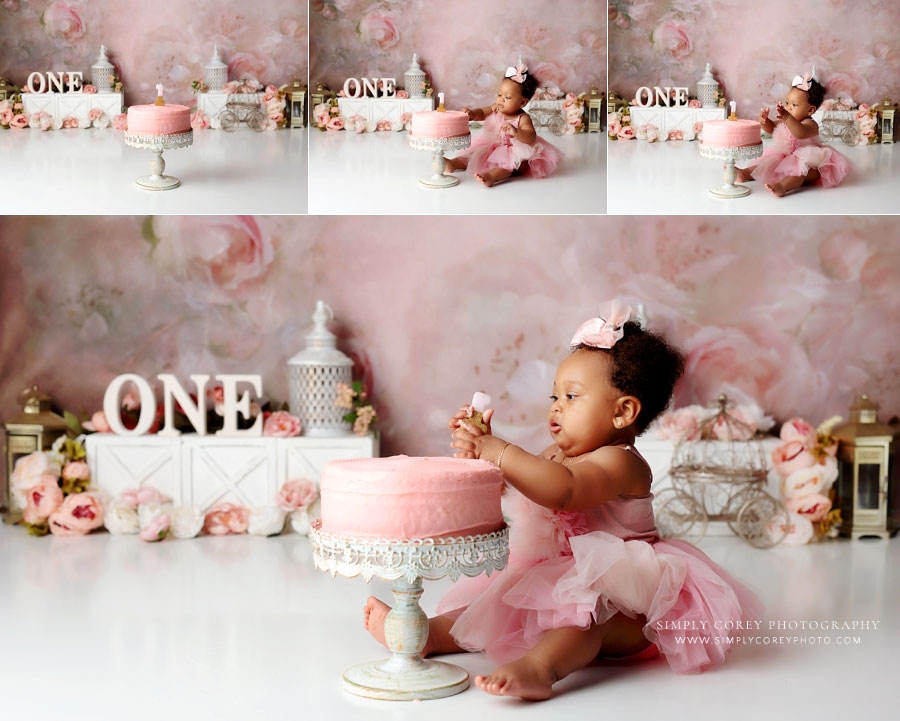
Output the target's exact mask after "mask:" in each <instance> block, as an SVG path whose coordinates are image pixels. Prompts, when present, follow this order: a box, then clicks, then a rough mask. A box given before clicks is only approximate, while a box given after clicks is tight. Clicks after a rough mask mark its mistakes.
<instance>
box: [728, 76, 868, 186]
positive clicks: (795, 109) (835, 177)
mask: <svg viewBox="0 0 900 721" xmlns="http://www.w3.org/2000/svg"><path fill="white" fill-rule="evenodd" d="M815 74H816V69H815V67H813V69H812V71H811V72H809V73H807V74H806V75H804V76H802V77H801V76H799V75H797V76H795V77H794V80H793V82H792V83H791V86H792V87H791V90H790V92H789V93H788V94H787V97H786V98H785V100H784V102H783V103H778V105H777V106H776V112H777V113H778V121H777V122H776V121H773V120H771V119H770V118H769V108H767V107H766V108H763V109H762V111H761V112H760V114H759V124H760V125H762V128H763V130H765V131H766V132H767V133H771V134H772V135H773V136H774V144H773V145H772V146H771V147H770V148H769V149H768V150H766V151H765V152H764V153H763V155H762V157H761V158H759V159H758V160H754V161H753V162H751V163H750V165H748V166H747V167H746V168H738V169H737V178H738V180H739V181H740V182H746V181H748V180H761V181H762V182H764V183H765V184H766V189H767V190H770V191H771V192H773V193H774V194H775V195H777V196H778V197H779V198H780V197H782V196H783V195H784V194H785V193H788V192H790V191H792V190H796V189H797V188H799V187H800V186H801V185H814V184H815V183H821V184H822V185H823V186H824V187H826V188H833V187H834V186H836V185H840V183H841V181H842V180H843V179H844V176H846V175H847V171H848V170H849V169H850V161H848V160H847V158H846V157H844V156H843V155H841V154H840V153H839V152H838V151H837V150H835V149H834V148H832V147H830V146H828V145H822V144H821V142H820V141H819V126H818V124H817V123H816V121H815V120H813V119H812V115H813V113H814V112H816V108H818V107H819V105H821V104H822V100H824V99H825V86H824V85H822V84H821V83H819V82H818V81H817V80H816V79H815V77H814V75H815Z"/></svg>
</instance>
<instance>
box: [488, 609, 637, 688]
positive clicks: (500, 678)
mask: <svg viewBox="0 0 900 721" xmlns="http://www.w3.org/2000/svg"><path fill="white" fill-rule="evenodd" d="M646 622H647V620H646V618H644V617H643V616H639V617H638V618H637V619H631V618H628V617H627V616H624V615H623V614H621V613H618V614H616V615H615V616H613V617H612V618H611V619H609V621H607V622H606V623H602V624H596V623H595V624H593V625H591V627H590V628H588V629H587V630H582V629H580V628H556V629H552V630H550V631H547V632H545V633H544V635H543V636H541V640H540V641H538V643H537V645H536V646H535V647H534V648H532V649H531V650H530V651H529V652H528V653H526V654H525V655H524V656H522V657H521V658H519V659H517V660H515V661H513V662H511V663H507V664H504V665H502V666H499V667H498V668H496V669H494V670H493V671H492V672H491V673H490V674H488V675H487V676H476V677H475V684H476V685H477V686H478V688H480V689H481V690H482V691H487V692H488V693H491V694H494V695H497V696H519V697H521V698H526V699H530V700H533V701H540V700H542V699H545V698H548V697H549V696H550V688H551V686H552V685H553V684H554V683H556V682H557V681H559V680H560V679H563V678H565V677H566V676H568V675H569V674H570V673H572V671H576V670H577V669H579V668H582V667H584V666H586V665H587V664H589V663H590V662H591V661H593V660H594V659H595V658H596V657H597V654H598V653H600V651H601V649H602V650H603V654H604V655H605V656H612V657H622V656H629V655H631V654H632V653H637V652H638V651H642V650H643V649H645V648H647V646H649V645H650V642H649V641H648V640H647V638H646V637H645V636H644V632H643V627H644V625H645V624H646Z"/></svg>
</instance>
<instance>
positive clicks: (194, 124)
mask: <svg viewBox="0 0 900 721" xmlns="http://www.w3.org/2000/svg"><path fill="white" fill-rule="evenodd" d="M191 129H193V130H209V118H207V117H206V113H204V112H203V111H202V110H199V109H198V110H195V111H194V112H193V113H191Z"/></svg>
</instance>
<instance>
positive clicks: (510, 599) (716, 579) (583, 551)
mask: <svg viewBox="0 0 900 721" xmlns="http://www.w3.org/2000/svg"><path fill="white" fill-rule="evenodd" d="M652 501H653V495H652V494H647V495H646V496H619V497H617V498H615V499H612V500H610V501H607V502H606V503H604V504H603V505H602V506H599V507H597V508H591V509H589V510H586V511H583V512H559V511H553V510H550V509H547V508H544V507H542V506H538V505H537V504H535V503H532V502H531V501H529V500H528V499H527V498H525V497H524V496H522V495H521V494H520V493H518V492H517V491H515V490H514V489H512V488H507V490H506V492H505V496H504V515H506V516H507V518H508V521H509V524H510V559H509V564H508V565H507V567H506V568H505V569H504V570H503V571H501V572H500V573H495V574H494V575H492V576H490V577H488V576H485V575H481V576H476V577H474V578H462V579H460V580H459V581H457V582H456V584H454V586H453V587H452V588H451V589H450V590H449V591H448V593H447V594H446V595H445V596H444V598H442V599H441V602H440V604H439V605H438V613H440V614H446V615H447V616H449V617H450V618H453V619H455V620H454V624H453V627H452V629H451V634H452V635H453V637H454V639H455V640H456V642H457V643H458V644H459V645H460V646H461V647H463V648H465V649H467V650H471V651H482V650H483V651H486V652H487V654H488V655H489V656H490V657H491V658H492V659H494V660H496V661H498V662H506V661H509V660H511V659H513V658H517V657H519V656H521V655H522V654H524V653H525V652H526V651H527V650H528V649H530V648H532V647H533V646H534V645H535V644H536V643H537V641H538V640H539V638H540V636H541V634H543V632H544V631H546V630H548V629H551V628H561V627H577V628H584V629H587V628H588V627H589V626H590V625H591V623H604V622H605V621H607V620H609V619H610V618H612V617H613V616H614V615H616V614H617V613H620V612H621V613H622V614H624V615H625V616H628V617H629V618H636V617H638V616H644V617H645V618H646V623H645V625H644V635H645V636H646V637H647V639H648V640H649V641H650V642H651V643H653V644H654V645H655V647H656V648H657V649H658V650H659V652H660V653H661V654H662V655H663V656H664V657H665V658H666V660H667V661H668V663H669V665H670V666H671V667H672V669H673V670H674V671H676V672H677V673H689V672H695V671H702V670H705V669H707V668H710V667H712V666H715V665H717V664H719V663H721V662H722V661H723V660H724V656H725V652H726V651H727V650H728V648H729V645H730V644H729V643H728V641H727V638H725V636H726V635H727V634H725V633H724V632H723V631H721V630H720V631H716V630H715V629H716V628H719V629H721V628H735V627H738V626H737V624H739V623H746V622H748V621H751V620H758V619H759V618H761V617H762V613H763V608H762V604H761V603H760V601H759V600H758V599H757V598H756V596H755V595H754V594H753V592H752V591H750V590H749V589H748V588H746V587H745V586H744V585H743V584H742V583H741V582H740V581H738V580H736V579H735V578H733V577H732V576H731V575H729V574H728V573H727V572H726V571H725V570H724V569H722V568H721V567H719V566H718V565H717V564H716V563H714V562H713V561H712V560H711V559H710V558H708V557H707V556H706V555H705V554H704V553H703V552H702V551H699V550H698V549H697V548H695V547H694V546H692V545H691V544H689V543H686V542H684V541H677V540H668V539H661V538H660V537H659V534H658V533H657V530H656V524H655V522H654V517H653V506H652ZM704 623H705V624H706V625H705V626H704V625H703V624H704ZM731 635H732V636H733V635H734V634H733V633H732V634H731ZM714 636H718V637H714ZM686 637H690V638H691V639H692V640H686ZM651 648H652V647H651ZM601 654H602V650H601ZM642 655H646V654H642Z"/></svg>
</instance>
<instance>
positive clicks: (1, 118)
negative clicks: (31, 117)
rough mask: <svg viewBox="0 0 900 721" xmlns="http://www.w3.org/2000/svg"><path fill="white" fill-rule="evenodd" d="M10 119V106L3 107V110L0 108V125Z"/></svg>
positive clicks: (11, 116)
mask: <svg viewBox="0 0 900 721" xmlns="http://www.w3.org/2000/svg"><path fill="white" fill-rule="evenodd" d="M4 102H5V101H4ZM12 119H13V111H12V110H11V109H10V108H3V110H0V125H9V123H10V121H11V120H12Z"/></svg>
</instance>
